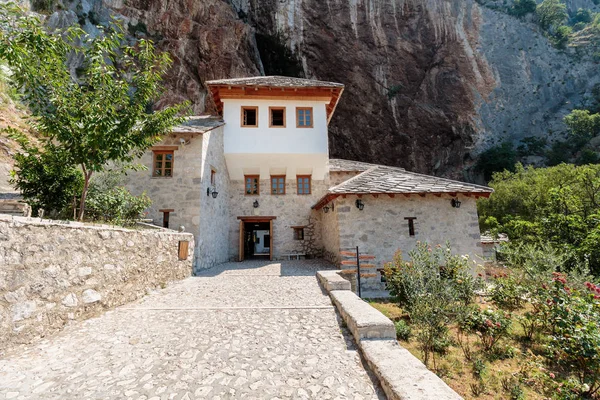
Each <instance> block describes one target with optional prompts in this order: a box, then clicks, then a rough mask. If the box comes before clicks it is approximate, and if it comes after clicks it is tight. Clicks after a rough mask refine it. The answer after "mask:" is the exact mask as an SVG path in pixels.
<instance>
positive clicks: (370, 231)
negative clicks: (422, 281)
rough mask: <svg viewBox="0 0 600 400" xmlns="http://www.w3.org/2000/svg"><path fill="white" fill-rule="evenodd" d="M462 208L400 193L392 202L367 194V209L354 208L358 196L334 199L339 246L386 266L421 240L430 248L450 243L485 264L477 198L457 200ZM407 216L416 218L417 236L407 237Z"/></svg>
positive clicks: (441, 199) (441, 200) (447, 199)
mask: <svg viewBox="0 0 600 400" xmlns="http://www.w3.org/2000/svg"><path fill="white" fill-rule="evenodd" d="M458 198H459V200H460V201H461V202H462V205H461V207H460V208H453V207H452V206H451V205H450V200H451V199H452V197H450V196H448V195H442V196H441V197H436V196H433V195H427V196H426V197H420V196H417V195H412V196H410V197H405V196H401V195H396V196H395V197H394V198H390V197H388V196H385V195H381V196H379V197H378V198H374V197H373V196H363V197H362V201H363V203H364V204H365V207H364V210H363V211H360V210H359V209H358V208H356V206H355V201H356V199H357V197H356V196H348V197H347V198H346V199H343V198H341V197H339V198H337V199H336V200H335V203H336V204H335V213H336V214H337V217H338V220H339V231H340V247H341V248H342V249H354V248H355V247H356V246H359V248H360V251H361V253H367V254H372V255H375V256H376V257H377V258H376V262H377V264H379V265H383V264H384V263H386V262H389V261H391V260H392V259H393V256H394V254H395V252H396V251H397V250H402V251H403V253H404V256H405V257H406V255H407V252H408V251H410V250H412V249H413V248H414V247H415V245H416V243H417V241H421V242H427V243H430V244H432V245H436V244H441V245H444V244H445V243H446V241H449V242H450V245H451V246H452V251H453V252H454V253H458V254H468V255H469V256H470V257H471V258H474V259H475V260H476V261H477V263H482V259H481V255H482V249H481V240H480V232H479V224H478V221H477V207H476V201H475V199H474V198H469V197H465V196H462V195H459V196H458ZM405 217H416V218H417V219H416V220H415V221H414V224H415V236H412V237H411V236H409V230H408V221H406V220H405V219H404V218H405Z"/></svg>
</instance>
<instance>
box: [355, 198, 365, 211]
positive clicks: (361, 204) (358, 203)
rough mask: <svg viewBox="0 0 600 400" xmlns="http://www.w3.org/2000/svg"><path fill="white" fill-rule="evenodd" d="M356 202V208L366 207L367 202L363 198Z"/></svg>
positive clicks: (362, 208)
mask: <svg viewBox="0 0 600 400" xmlns="http://www.w3.org/2000/svg"><path fill="white" fill-rule="evenodd" d="M355 204H356V208H358V209H359V210H360V211H362V210H364V209H365V203H363V201H362V200H361V199H357V200H356V203H355Z"/></svg>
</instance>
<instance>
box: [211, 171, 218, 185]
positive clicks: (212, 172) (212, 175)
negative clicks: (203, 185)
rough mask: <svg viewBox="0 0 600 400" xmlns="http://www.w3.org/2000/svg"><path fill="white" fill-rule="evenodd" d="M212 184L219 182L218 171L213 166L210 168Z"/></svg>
mask: <svg viewBox="0 0 600 400" xmlns="http://www.w3.org/2000/svg"><path fill="white" fill-rule="evenodd" d="M210 184H211V185H212V186H215V185H216V184H217V171H215V170H214V169H212V168H211V170H210Z"/></svg>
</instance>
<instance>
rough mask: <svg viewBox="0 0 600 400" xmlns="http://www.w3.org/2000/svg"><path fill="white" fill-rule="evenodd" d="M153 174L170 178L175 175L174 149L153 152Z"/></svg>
mask: <svg viewBox="0 0 600 400" xmlns="http://www.w3.org/2000/svg"><path fill="white" fill-rule="evenodd" d="M152 158H153V161H152V162H153V164H152V176H155V177H165V178H170V177H172V176H173V151H169V150H163V151H156V150H155V151H153V152H152Z"/></svg>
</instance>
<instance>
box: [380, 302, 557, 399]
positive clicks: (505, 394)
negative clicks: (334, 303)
mask: <svg viewBox="0 0 600 400" xmlns="http://www.w3.org/2000/svg"><path fill="white" fill-rule="evenodd" d="M369 304H371V306H373V307H374V308H376V309H377V310H379V311H380V312H381V313H383V314H384V315H385V316H386V317H388V318H390V319H392V320H398V319H401V318H402V319H406V318H407V315H406V313H405V312H403V310H402V309H401V308H400V307H399V306H398V305H397V304H395V303H394V302H393V301H390V300H380V299H375V300H369ZM482 306H483V307H485V306H486V304H482ZM517 314H518V313H515V316H516V315H517ZM512 320H513V324H512V330H511V332H510V335H509V336H508V337H507V338H505V339H504V340H503V341H502V342H501V343H500V344H499V346H500V348H507V347H510V348H513V349H514V355H513V356H512V357H511V358H504V359H502V358H501V357H497V356H496V357H494V356H490V355H487V354H485V353H484V352H483V351H482V349H481V346H480V345H479V339H478V337H477V336H475V335H467V336H466V338H465V337H464V336H463V338H465V339H466V340H468V343H469V348H470V349H471V357H470V359H467V357H466V356H465V352H464V351H463V350H462V348H461V346H460V345H459V344H458V343H457V337H458V329H457V327H456V326H452V327H451V328H450V333H451V336H452V338H453V339H454V341H455V343H454V345H452V346H450V347H449V349H448V351H447V352H446V354H444V355H440V354H437V355H436V356H435V357H436V365H437V370H436V371H434V372H435V373H436V374H437V375H438V376H439V377H440V378H441V379H443V380H444V382H446V383H447V384H448V386H450V387H451V388H452V389H454V390H455V391H456V392H457V393H459V394H460V395H461V396H463V397H464V398H465V399H485V400H492V399H544V398H546V396H544V395H543V394H541V393H539V392H537V391H536V390H535V389H537V387H533V386H527V385H525V384H523V383H520V382H519V379H517V377H518V376H521V375H522V372H523V370H524V369H527V368H528V367H527V366H528V365H529V364H530V363H531V362H532V361H533V358H534V354H536V353H538V352H539V350H540V349H539V348H536V347H535V346H533V345H532V344H531V343H529V342H527V341H525V340H523V330H522V328H521V326H520V325H519V324H518V323H516V320H515V319H514V318H513V319H512ZM413 330H414V328H413ZM399 343H400V345H401V346H402V347H404V348H406V349H407V350H408V351H410V353H411V354H413V355H414V356H415V357H417V358H419V359H420V360H423V354H422V352H421V349H420V347H419V343H418V342H417V340H415V339H411V340H410V341H408V342H406V341H401V340H399ZM477 360H479V361H477ZM428 367H430V368H431V365H429V366H428ZM519 396H520V397H519Z"/></svg>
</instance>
